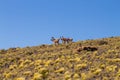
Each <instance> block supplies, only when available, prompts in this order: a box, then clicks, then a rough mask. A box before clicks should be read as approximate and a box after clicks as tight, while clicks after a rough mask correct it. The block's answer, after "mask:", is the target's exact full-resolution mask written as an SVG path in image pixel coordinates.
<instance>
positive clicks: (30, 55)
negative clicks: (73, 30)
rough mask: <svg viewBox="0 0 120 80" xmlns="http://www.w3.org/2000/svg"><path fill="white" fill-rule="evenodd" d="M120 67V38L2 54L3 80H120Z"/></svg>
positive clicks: (0, 68) (22, 49) (40, 47)
mask: <svg viewBox="0 0 120 80" xmlns="http://www.w3.org/2000/svg"><path fill="white" fill-rule="evenodd" d="M80 45H82V46H94V47H97V48H98V50H96V51H87V50H82V51H80V52H78V51H77V48H79V47H80ZM119 63H120V37H111V38H103V39H97V40H85V41H78V42H74V43H70V44H60V45H57V46H55V45H40V46H34V47H26V48H10V49H8V50H0V80H120V64H119Z"/></svg>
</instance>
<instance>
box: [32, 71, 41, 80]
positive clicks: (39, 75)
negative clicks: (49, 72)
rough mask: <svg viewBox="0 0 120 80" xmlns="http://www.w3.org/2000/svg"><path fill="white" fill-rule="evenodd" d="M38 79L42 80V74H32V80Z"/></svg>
mask: <svg viewBox="0 0 120 80" xmlns="http://www.w3.org/2000/svg"><path fill="white" fill-rule="evenodd" d="M39 79H42V74H40V73H34V77H33V80H39Z"/></svg>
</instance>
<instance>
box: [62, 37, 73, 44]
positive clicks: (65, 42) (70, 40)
mask: <svg viewBox="0 0 120 80" xmlns="http://www.w3.org/2000/svg"><path fill="white" fill-rule="evenodd" d="M60 39H61V40H62V43H63V44H68V43H70V42H72V41H73V39H72V38H65V37H63V36H62V37H61V38H60Z"/></svg>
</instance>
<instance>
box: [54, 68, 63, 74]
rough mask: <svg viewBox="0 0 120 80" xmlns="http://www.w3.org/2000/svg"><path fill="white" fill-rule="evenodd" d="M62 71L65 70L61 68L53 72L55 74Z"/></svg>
mask: <svg viewBox="0 0 120 80" xmlns="http://www.w3.org/2000/svg"><path fill="white" fill-rule="evenodd" d="M64 71H65V69H64V68H63V67H62V68H60V69H58V70H56V71H55V72H56V73H63V72H64Z"/></svg>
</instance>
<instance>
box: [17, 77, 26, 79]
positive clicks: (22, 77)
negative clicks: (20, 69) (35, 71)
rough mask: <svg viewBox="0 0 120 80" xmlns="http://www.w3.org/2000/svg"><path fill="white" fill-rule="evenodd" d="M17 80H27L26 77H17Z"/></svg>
mask: <svg viewBox="0 0 120 80" xmlns="http://www.w3.org/2000/svg"><path fill="white" fill-rule="evenodd" d="M16 80H25V78H24V77H20V78H17V79H16Z"/></svg>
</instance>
